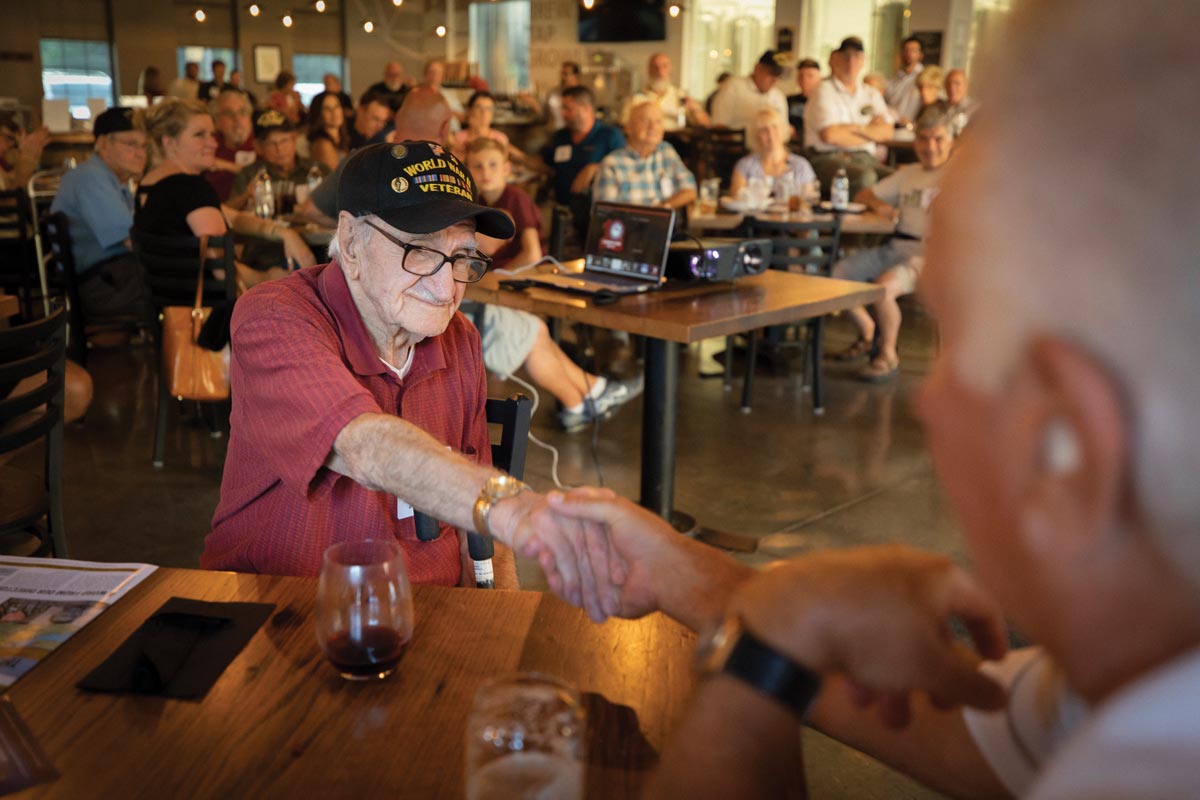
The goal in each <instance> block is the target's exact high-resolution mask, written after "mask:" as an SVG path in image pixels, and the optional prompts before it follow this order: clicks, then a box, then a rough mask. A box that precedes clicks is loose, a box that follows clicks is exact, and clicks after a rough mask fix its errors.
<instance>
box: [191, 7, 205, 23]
mask: <svg viewBox="0 0 1200 800" xmlns="http://www.w3.org/2000/svg"><path fill="white" fill-rule="evenodd" d="M192 16H194V17H195V18H196V22H204V20H206V19H208V15H207V14H205V13H204V9H203V8H197V9H196V13H195V14H193V15H192Z"/></svg>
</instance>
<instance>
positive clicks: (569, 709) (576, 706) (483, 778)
mask: <svg viewBox="0 0 1200 800" xmlns="http://www.w3.org/2000/svg"><path fill="white" fill-rule="evenodd" d="M586 729H587V725H586V718H585V716H584V712H583V706H582V704H581V702H580V698H579V692H578V691H576V690H575V688H574V687H572V686H571V685H570V684H568V683H566V682H565V681H562V680H559V679H558V678H555V677H552V676H549V675H541V674H538V673H534V672H526V673H521V674H518V675H512V676H508V677H503V678H496V679H493V680H491V681H488V682H487V683H485V684H484V685H483V686H481V687H480V689H479V691H478V692H476V693H475V701H474V703H473V704H472V706H471V712H470V714H469V715H468V717H467V742H466V745H467V747H466V758H467V763H466V773H467V800H581V798H582V797H583V778H584V754H585V753H584V739H585V736H584V733H585V731H586Z"/></svg>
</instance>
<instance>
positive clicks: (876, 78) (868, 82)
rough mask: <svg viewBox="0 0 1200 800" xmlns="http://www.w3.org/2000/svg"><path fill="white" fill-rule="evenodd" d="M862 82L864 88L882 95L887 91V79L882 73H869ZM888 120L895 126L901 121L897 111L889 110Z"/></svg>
mask: <svg viewBox="0 0 1200 800" xmlns="http://www.w3.org/2000/svg"><path fill="white" fill-rule="evenodd" d="M862 82H863V85H864V86H870V87H871V88H872V89H874V90H875V91H877V92H879V94H880V95H882V94H883V93H884V92H885V91H887V85H888V82H887V78H885V77H884V76H883V73H882V72H868V73H867V74H866V75H864V76H863V80H862ZM887 119H888V122H890V123H892V124H893V125H894V124H895V123H896V122H898V121H899V120H900V117H899V116H897V115H896V111H895V109H892V108H888V110H887Z"/></svg>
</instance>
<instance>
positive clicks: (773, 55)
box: [758, 50, 787, 78]
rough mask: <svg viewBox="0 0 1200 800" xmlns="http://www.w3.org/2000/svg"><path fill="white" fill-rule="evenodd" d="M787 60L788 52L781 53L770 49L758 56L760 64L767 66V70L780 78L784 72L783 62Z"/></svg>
mask: <svg viewBox="0 0 1200 800" xmlns="http://www.w3.org/2000/svg"><path fill="white" fill-rule="evenodd" d="M786 60H787V53H780V52H777V51H775V50H768V51H767V52H765V53H763V54H762V55H761V56H759V58H758V64H759V66H761V67H765V68H766V70H767V72H769V73H771V74H772V75H774V76H775V77H776V78H778V77H779V76H780V75H782V74H783V62H784V61H786Z"/></svg>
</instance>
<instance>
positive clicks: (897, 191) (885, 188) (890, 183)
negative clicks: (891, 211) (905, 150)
mask: <svg viewBox="0 0 1200 800" xmlns="http://www.w3.org/2000/svg"><path fill="white" fill-rule="evenodd" d="M914 168H915V169H920V167H919V166H917V167H911V166H909V167H902V168H901V169H898V170H896V171H895V172H893V173H892V174H891V175H888V176H887V177H886V178H884V179H883V180H881V181H880V182H879V183H877V184H875V185H874V186H872V187H871V191H872V192H874V193H875V196H876V197H878V198H879V199H880V200H882V201H883V202H885V203H887V204H888V205H890V206H894V205H896V204H897V203H899V202H900V195H901V194H902V193H903V192H904V173H905V171H906V170H909V169H914Z"/></svg>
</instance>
